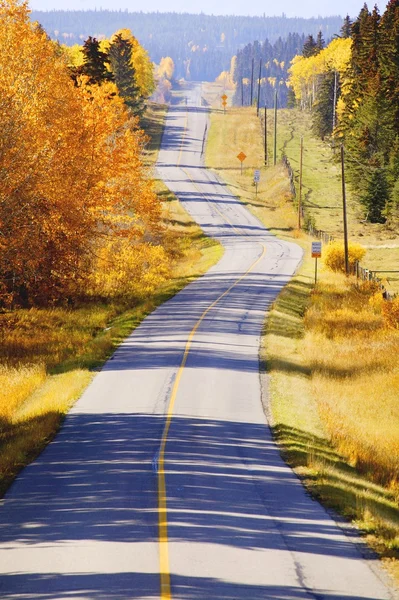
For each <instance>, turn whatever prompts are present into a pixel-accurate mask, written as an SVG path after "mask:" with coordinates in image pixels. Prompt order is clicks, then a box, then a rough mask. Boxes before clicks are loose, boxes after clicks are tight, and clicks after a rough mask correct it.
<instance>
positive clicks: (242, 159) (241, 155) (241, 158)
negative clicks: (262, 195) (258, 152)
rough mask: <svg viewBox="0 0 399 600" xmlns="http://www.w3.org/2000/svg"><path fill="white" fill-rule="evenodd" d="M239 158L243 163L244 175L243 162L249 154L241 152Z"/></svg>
mask: <svg viewBox="0 0 399 600" xmlns="http://www.w3.org/2000/svg"><path fill="white" fill-rule="evenodd" d="M237 158H238V160H239V161H240V163H241V175H242V164H243V162H244V160H245V159H246V158H247V155H246V154H244V152H240V154H238V155H237Z"/></svg>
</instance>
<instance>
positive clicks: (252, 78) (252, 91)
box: [251, 58, 255, 106]
mask: <svg viewBox="0 0 399 600" xmlns="http://www.w3.org/2000/svg"><path fill="white" fill-rule="evenodd" d="M254 60H255V59H254V58H253V59H252V71H251V106H252V104H253V102H254V66H255V64H254Z"/></svg>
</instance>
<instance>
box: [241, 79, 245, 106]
mask: <svg viewBox="0 0 399 600" xmlns="http://www.w3.org/2000/svg"><path fill="white" fill-rule="evenodd" d="M241 106H244V78H243V77H241Z"/></svg>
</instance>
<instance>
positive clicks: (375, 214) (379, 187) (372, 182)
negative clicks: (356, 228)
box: [361, 168, 390, 223]
mask: <svg viewBox="0 0 399 600" xmlns="http://www.w3.org/2000/svg"><path fill="white" fill-rule="evenodd" d="M389 199H390V193H389V186H388V182H387V177H386V172H385V169H384V168H375V169H374V171H373V172H372V174H371V176H370V179H369V182H368V186H367V190H366V193H365V194H364V195H363V196H362V197H361V202H362V203H363V204H364V206H365V209H366V211H367V219H368V220H369V221H370V222H371V223H385V221H386V216H385V211H386V208H387V206H388V203H389Z"/></svg>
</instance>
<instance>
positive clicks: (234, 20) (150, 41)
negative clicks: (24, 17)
mask: <svg viewBox="0 0 399 600" xmlns="http://www.w3.org/2000/svg"><path fill="white" fill-rule="evenodd" d="M31 18H32V20H33V21H38V22H39V23H40V24H41V25H42V26H43V27H44V29H45V30H46V31H47V33H48V35H49V36H50V37H51V38H53V39H58V40H59V41H60V42H62V43H64V44H68V45H73V44H77V43H82V41H83V40H85V39H86V38H87V37H88V36H89V35H92V36H95V37H98V38H102V37H103V36H105V37H110V36H111V35H112V34H113V33H114V32H115V31H117V30H118V29H121V28H128V29H131V30H132V32H133V33H134V35H135V36H136V37H137V38H138V40H139V42H140V43H141V44H142V45H143V46H144V47H145V49H146V50H147V51H148V52H149V54H150V57H151V59H152V60H153V61H154V62H156V63H159V61H160V60H161V58H162V57H164V56H171V57H172V58H173V60H174V62H175V65H176V72H175V76H176V77H177V78H180V77H184V78H185V79H187V80H193V81H199V80H203V81H213V80H214V79H215V78H216V77H217V76H218V75H219V74H220V73H221V72H222V71H225V70H227V69H229V67H230V61H231V57H232V56H233V55H235V54H236V53H237V50H238V49H240V48H243V47H244V46H245V45H246V44H248V43H249V42H253V40H260V41H262V42H263V41H265V40H266V39H268V40H269V42H270V43H272V44H273V43H275V42H276V41H277V40H278V39H279V38H280V37H281V38H286V37H288V35H289V34H290V33H297V34H299V35H308V34H312V35H314V36H316V35H317V33H318V32H319V31H322V33H323V36H324V38H325V39H329V38H331V37H332V36H334V34H336V33H338V31H339V29H340V27H341V25H342V18H341V17H340V16H334V17H326V18H321V17H320V18H313V19H303V18H286V17H285V16H280V17H242V16H209V15H204V14H200V15H191V14H176V13H142V12H127V11H121V10H120V11H105V10H104V11H102V10H100V11H51V12H41V11H33V12H32V14H31ZM176 31H178V32H180V33H179V34H178V35H176Z"/></svg>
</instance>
